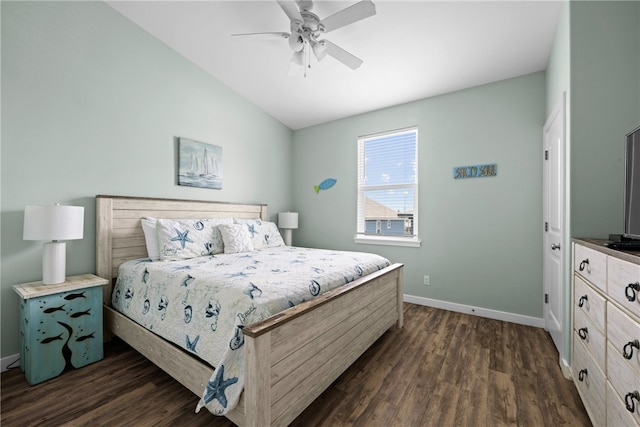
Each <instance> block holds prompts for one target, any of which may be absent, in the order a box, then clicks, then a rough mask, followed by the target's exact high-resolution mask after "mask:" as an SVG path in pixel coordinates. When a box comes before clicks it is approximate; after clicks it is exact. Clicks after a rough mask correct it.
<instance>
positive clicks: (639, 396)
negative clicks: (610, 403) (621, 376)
mask: <svg viewBox="0 0 640 427" xmlns="http://www.w3.org/2000/svg"><path fill="white" fill-rule="evenodd" d="M633 399H635V400H640V393H638V390H636V391H632V392H631V393H627V395H626V396H625V397H624V403H625V405H626V406H627V411H629V412H635V410H636V404H635V402H634V401H633Z"/></svg>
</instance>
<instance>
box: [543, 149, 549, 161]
mask: <svg viewBox="0 0 640 427" xmlns="http://www.w3.org/2000/svg"><path fill="white" fill-rule="evenodd" d="M544 159H545V160H549V150H544Z"/></svg>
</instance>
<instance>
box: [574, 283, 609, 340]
mask: <svg viewBox="0 0 640 427" xmlns="http://www.w3.org/2000/svg"><path fill="white" fill-rule="evenodd" d="M574 279H575V292H574V294H573V304H574V308H575V311H576V313H577V312H582V313H584V314H585V315H586V316H587V317H588V318H589V319H590V320H591V322H593V324H594V325H595V326H596V327H597V328H598V329H599V330H600V332H602V333H604V331H605V326H604V325H605V320H606V312H605V308H606V306H607V302H606V300H605V299H604V297H603V296H601V295H600V294H598V293H597V292H596V291H594V290H593V288H592V287H591V286H589V285H588V284H587V283H586V282H585V281H584V279H582V278H581V277H580V276H578V275H577V274H576V275H575V276H574Z"/></svg>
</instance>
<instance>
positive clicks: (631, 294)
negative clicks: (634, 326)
mask: <svg viewBox="0 0 640 427" xmlns="http://www.w3.org/2000/svg"><path fill="white" fill-rule="evenodd" d="M607 262H608V269H607V271H608V274H607V280H608V284H607V293H608V294H609V297H610V298H613V299H614V300H616V301H617V302H619V303H620V304H621V305H622V306H623V307H624V308H626V309H627V310H629V311H630V312H631V313H633V314H634V315H636V316H639V317H640V265H638V264H633V263H630V262H627V261H624V260H621V259H618V258H614V257H609V259H608V260H607Z"/></svg>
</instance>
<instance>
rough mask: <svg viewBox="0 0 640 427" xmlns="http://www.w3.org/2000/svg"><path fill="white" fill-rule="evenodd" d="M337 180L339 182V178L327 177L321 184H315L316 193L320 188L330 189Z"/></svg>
mask: <svg viewBox="0 0 640 427" xmlns="http://www.w3.org/2000/svg"><path fill="white" fill-rule="evenodd" d="M336 182H338V180H337V179H333V178H327V179H325V180H324V181H322V182H321V183H320V184H318V185H314V186H313V189H314V190H316V193H319V192H320V190H328V189H330V188H331V187H333V186H334V185H335V184H336Z"/></svg>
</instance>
